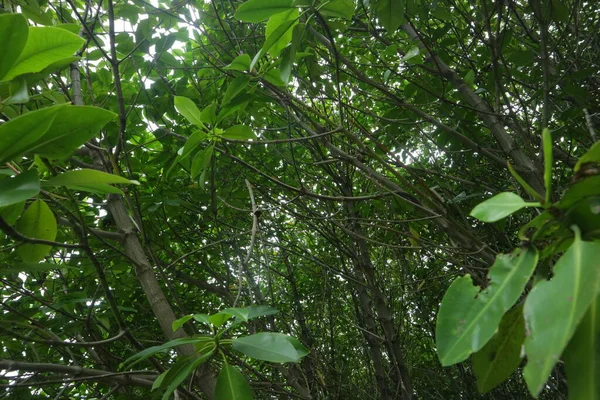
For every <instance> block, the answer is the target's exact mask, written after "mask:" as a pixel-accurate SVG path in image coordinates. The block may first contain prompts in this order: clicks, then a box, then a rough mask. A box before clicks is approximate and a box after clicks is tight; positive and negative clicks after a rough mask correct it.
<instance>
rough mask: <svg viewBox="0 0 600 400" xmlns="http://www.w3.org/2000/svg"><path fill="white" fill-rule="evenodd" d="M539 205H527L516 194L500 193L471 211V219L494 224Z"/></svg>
mask: <svg viewBox="0 0 600 400" xmlns="http://www.w3.org/2000/svg"><path fill="white" fill-rule="evenodd" d="M539 205H540V204H539V203H527V202H526V201H525V200H523V199H522V198H521V196H519V195H518V194H515V193H512V192H502V193H500V194H497V195H495V196H494V197H492V198H489V199H487V200H485V201H484V202H482V203H479V204H478V205H477V206H475V208H473V210H472V211H471V214H470V215H471V217H475V218H477V219H479V220H481V221H484V222H495V221H498V220H501V219H502V218H505V217H507V216H509V215H511V214H512V213H514V212H516V211H519V210H520V209H522V208H525V207H536V206H539Z"/></svg>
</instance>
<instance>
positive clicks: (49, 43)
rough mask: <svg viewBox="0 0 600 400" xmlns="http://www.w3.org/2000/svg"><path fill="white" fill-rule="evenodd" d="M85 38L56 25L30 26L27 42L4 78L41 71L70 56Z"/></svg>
mask: <svg viewBox="0 0 600 400" xmlns="http://www.w3.org/2000/svg"><path fill="white" fill-rule="evenodd" d="M83 43H85V40H84V39H83V38H81V37H79V36H78V35H75V34H73V33H71V32H69V31H67V30H64V29H60V28H55V27H30V28H29V35H28V36H27V42H26V44H25V47H24V48H23V51H22V52H21V54H20V56H19V58H18V59H17V61H16V62H15V63H14V64H13V65H12V67H11V68H10V70H9V71H8V72H7V73H6V75H5V76H4V77H3V78H2V81H7V80H11V79H13V78H14V77H16V76H19V75H23V74H28V73H32V72H40V71H42V70H44V69H45V68H47V67H49V66H51V65H53V64H55V63H57V62H59V61H61V60H63V59H66V58H70V57H72V56H73V54H74V53H75V52H76V51H77V50H79V49H80V48H81V46H82V45H83Z"/></svg>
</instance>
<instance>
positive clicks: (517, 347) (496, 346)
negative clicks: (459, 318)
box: [472, 306, 525, 393]
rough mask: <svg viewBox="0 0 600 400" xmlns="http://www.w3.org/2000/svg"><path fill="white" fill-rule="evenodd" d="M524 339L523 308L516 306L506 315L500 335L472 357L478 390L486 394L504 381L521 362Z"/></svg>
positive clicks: (494, 337)
mask: <svg viewBox="0 0 600 400" xmlns="http://www.w3.org/2000/svg"><path fill="white" fill-rule="evenodd" d="M523 340H525V319H524V318H523V307H522V306H519V307H515V308H513V309H512V310H510V311H509V312H507V313H506V314H505V315H504V318H502V321H501V322H500V327H499V328H498V332H496V334H495V335H494V336H493V337H492V339H491V340H490V341H489V342H487V344H486V345H485V346H483V348H482V349H481V350H479V351H478V352H477V353H475V354H473V358H472V362H473V372H474V374H475V378H476V379H477V390H479V392H480V393H486V392H489V391H490V390H492V389H493V388H495V387H496V386H498V385H499V384H501V383H502V382H504V381H505V380H506V379H508V377H509V376H510V375H511V374H512V373H513V372H514V371H515V370H516V369H517V367H518V366H519V364H520V363H521V347H522V345H523Z"/></svg>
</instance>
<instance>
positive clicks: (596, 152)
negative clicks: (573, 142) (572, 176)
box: [575, 142, 600, 172]
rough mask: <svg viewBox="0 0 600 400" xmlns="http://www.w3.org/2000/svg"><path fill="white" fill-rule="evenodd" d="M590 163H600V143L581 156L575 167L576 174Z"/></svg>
mask: <svg viewBox="0 0 600 400" xmlns="http://www.w3.org/2000/svg"><path fill="white" fill-rule="evenodd" d="M588 162H594V163H600V142H596V143H594V145H593V146H592V147H591V148H590V149H589V150H588V151H587V152H586V153H585V154H584V155H582V156H581V158H580V159H579V161H577V164H576V165H575V172H577V171H579V169H580V168H581V166H582V165H583V164H585V163H588Z"/></svg>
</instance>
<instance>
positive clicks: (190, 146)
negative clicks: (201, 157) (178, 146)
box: [178, 131, 208, 161]
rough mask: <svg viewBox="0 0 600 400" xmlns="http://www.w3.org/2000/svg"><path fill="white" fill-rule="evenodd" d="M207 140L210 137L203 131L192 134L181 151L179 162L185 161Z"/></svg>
mask: <svg viewBox="0 0 600 400" xmlns="http://www.w3.org/2000/svg"><path fill="white" fill-rule="evenodd" d="M207 139H208V135H207V134H206V133H204V132H203V131H195V132H194V133H192V134H191V135H190V137H189V138H188V139H187V141H186V142H185V145H184V146H183V149H182V150H181V154H180V155H179V160H178V161H183V160H185V159H186V158H187V157H188V156H189V155H190V154H191V153H192V152H193V151H194V150H195V149H196V147H198V145H199V144H200V143H202V142H203V141H205V140H207Z"/></svg>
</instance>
